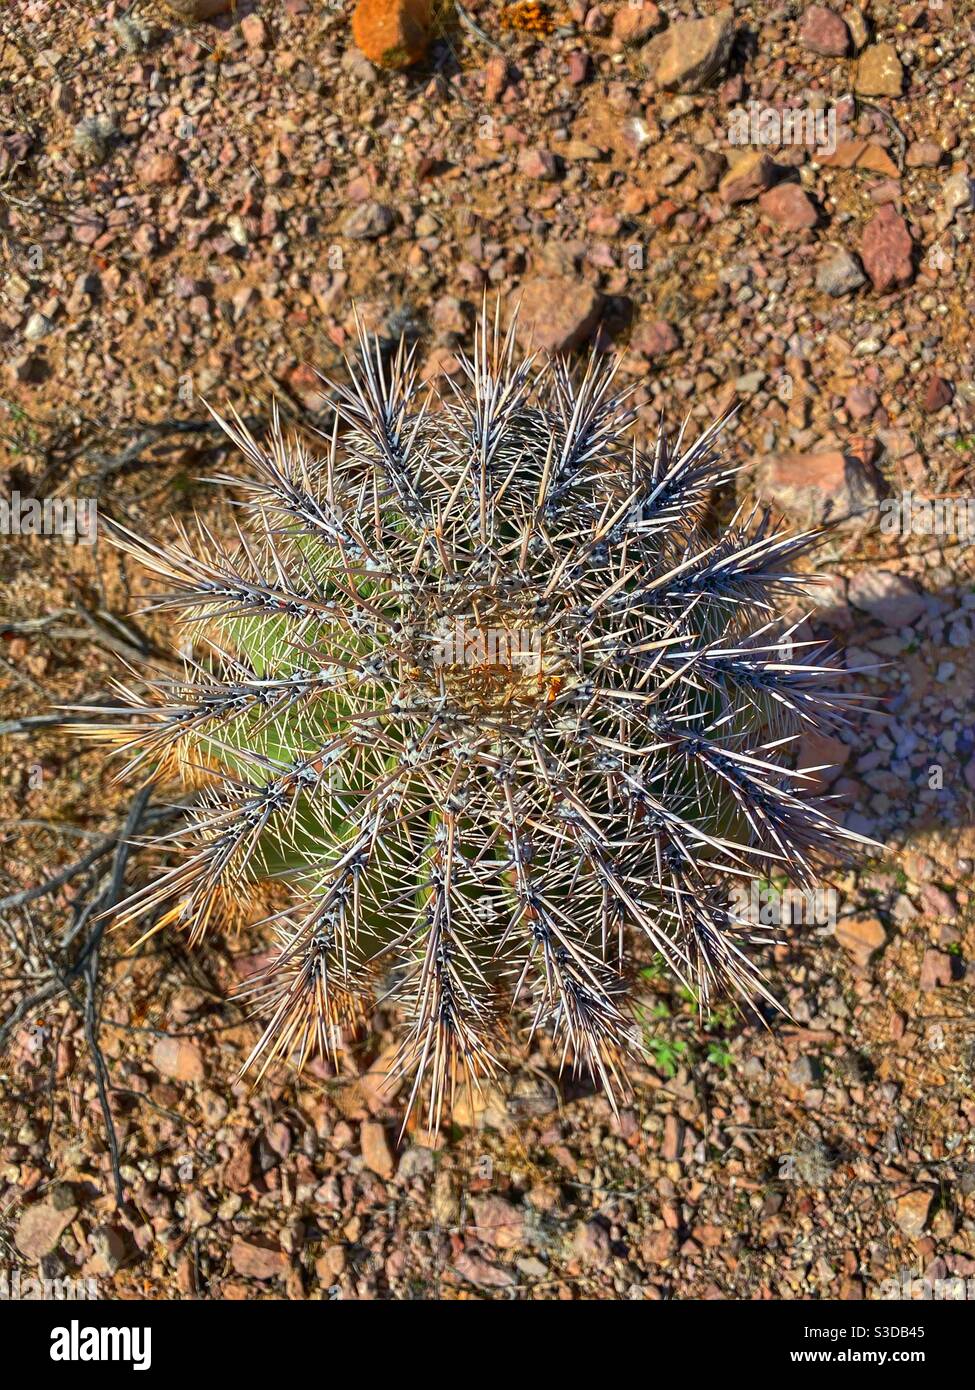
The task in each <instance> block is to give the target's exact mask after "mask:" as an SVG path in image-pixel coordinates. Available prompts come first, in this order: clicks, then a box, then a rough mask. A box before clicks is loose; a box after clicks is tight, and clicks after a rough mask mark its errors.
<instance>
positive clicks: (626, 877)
mask: <svg viewBox="0 0 975 1390" xmlns="http://www.w3.org/2000/svg"><path fill="white" fill-rule="evenodd" d="M616 367H617V364H616V363H614V362H603V361H600V360H599V359H597V358H596V357H593V358H592V359H591V360H590V362H589V364H588V367H587V369H586V370H585V372H584V373H583V374H580V375H579V376H578V378H574V377H573V375H572V374H571V372H570V371H569V369H568V368H567V367H566V365H565V364H564V363H562V362H559V361H548V360H546V361H539V360H538V359H536V358H528V359H525V360H522V359H520V358H519V357H518V355H517V353H516V348H515V337H514V332H513V328H512V329H511V330H509V331H508V332H507V333H506V334H502V332H501V331H500V329H499V327H498V325H497V322H495V323H494V324H493V325H491V324H490V323H489V321H488V319H487V316H486V315H482V318H481V322H480V325H479V327H478V330H477V332H476V338H475V349H474V354H473V357H472V358H471V359H469V360H468V359H462V361H461V368H462V372H461V374H460V376H459V378H458V380H457V381H451V382H450V383H449V390H448V391H447V392H446V395H445V397H444V398H441V397H440V396H438V395H437V394H436V393H433V392H430V391H426V390H421V389H420V387H419V384H418V381H417V372H416V368H415V364H414V361H413V357H412V354H410V353H408V352H407V351H406V350H405V348H404V347H403V346H402V345H401V347H400V349H399V351H398V353H396V354H395V356H394V357H393V359H392V360H388V359H386V358H384V357H383V355H382V352H381V350H380V346H379V343H378V341H371V342H370V341H369V340H368V339H367V338H366V337H365V336H364V335H360V355H359V358H358V361H357V362H356V363H352V364H350V365H349V380H348V382H346V383H345V384H335V383H329V385H330V387H331V390H332V391H333V393H334V401H335V409H336V415H335V426H334V429H333V431H332V433H331V435H330V437H328V438H327V441H326V447H325V448H324V450H323V456H322V457H320V458H316V457H312V456H311V455H310V454H309V452H308V451H307V450H306V448H305V447H304V446H303V445H302V444H300V443H299V442H298V441H297V440H293V441H290V442H289V441H287V440H286V439H285V437H284V435H283V433H282V430H281V427H280V424H279V422H278V420H277V417H275V420H274V426H273V430H272V434H271V438H270V442H269V443H268V444H267V446H266V447H265V446H264V445H262V444H260V443H258V442H257V441H256V440H255V439H254V438H253V437H252V435H251V434H250V433H249V432H248V431H247V429H246V428H245V427H244V426H243V424H242V423H241V422H240V420H239V419H238V418H236V417H235V419H234V421H233V422H232V423H226V422H222V423H224V428H225V429H226V430H227V433H228V434H229V435H230V436H231V438H232V439H233V440H234V441H235V442H236V443H237V444H238V445H239V447H240V448H241V450H242V451H243V453H244V454H245V455H246V457H247V459H248V461H249V463H250V465H251V469H252V473H251V476H250V478H249V479H248V480H246V481H245V482H244V483H243V484H242V483H241V481H240V480H239V479H231V478H227V479H223V480H222V481H225V482H228V483H232V484H233V485H234V486H235V487H237V488H240V487H241V486H242V487H243V488H244V489H246V504H245V506H246V510H245V515H244V518H243V523H242V524H241V525H239V526H238V528H237V533H236V536H235V537H234V540H233V543H232V544H231V545H230V546H229V547H226V548H225V547H222V546H221V545H220V544H219V543H218V541H217V540H216V538H215V537H214V536H213V535H212V534H210V532H209V531H208V530H207V529H206V528H205V527H204V525H203V524H202V523H198V525H197V534H196V536H194V537H191V536H190V535H189V534H188V533H187V532H186V531H185V530H184V531H182V532H181V534H180V538H179V540H178V542H177V543H176V544H175V545H174V546H172V547H171V548H169V549H168V550H165V551H161V550H160V549H159V547H158V546H157V545H156V544H155V543H153V542H147V541H143V540H139V539H138V538H137V537H135V536H134V535H133V534H132V533H130V532H128V531H125V530H123V529H122V528H118V529H117V533H116V539H117V541H118V543H119V544H120V545H121V546H122V547H123V548H124V549H125V550H127V551H129V552H130V553H131V554H133V555H135V556H137V557H138V559H139V560H140V561H141V562H142V563H143V564H144V565H145V566H146V567H147V569H148V570H150V571H151V572H152V574H153V575H155V576H156V577H157V579H158V580H159V581H161V592H158V593H156V594H155V595H153V598H152V605H153V606H155V607H158V608H161V609H165V610H168V611H170V612H171V613H173V614H174V615H175V621H176V637H177V640H176V643H175V645H176V646H177V647H178V648H179V649H180V650H181V652H182V653H183V659H184V670H183V674H182V675H181V676H179V677H178V678H176V679H170V678H163V677H152V678H151V679H150V680H149V681H148V683H147V685H146V687H145V693H139V694H136V693H135V692H134V691H133V690H131V689H129V688H127V687H126V686H122V685H120V686H119V687H118V688H119V690H120V691H121V692H122V693H123V696H124V698H123V701H122V703H121V704H120V705H119V706H118V708H117V709H116V710H114V711H113V714H114V715H115V716H116V718H117V721H118V727H117V728H116V730H115V731H114V736H115V737H116V739H117V740H118V741H119V742H120V743H121V749H122V752H123V754H124V755H125V759H126V761H125V772H126V773H129V772H131V771H132V770H133V769H140V768H141V769H143V770H148V771H149V773H150V775H151V776H153V777H160V778H165V777H171V776H172V775H173V774H176V775H178V776H179V777H180V778H182V779H183V780H184V782H188V783H192V784H195V785H197V786H201V787H202V791H201V793H200V798H199V801H198V804H197V805H196V806H195V808H194V810H193V812H192V814H191V816H190V820H189V823H188V825H187V826H186V828H185V830H183V831H181V832H180V834H179V837H178V840H179V843H180V848H181V850H182V855H181V858H180V860H179V862H178V863H177V864H176V866H175V867H173V868H171V869H169V870H168V871H167V872H165V873H164V874H162V876H160V877H159V878H158V879H156V880H155V881H154V882H152V883H150V884H148V885H147V886H146V887H144V888H142V889H140V890H139V891H137V892H136V893H135V894H134V895H133V896H132V897H131V898H130V899H129V900H128V901H127V903H126V904H124V906H123V909H122V912H121V918H122V920H123V921H125V922H129V923H134V922H136V921H139V920H140V919H147V918H148V919H150V920H152V921H153V923H154V925H153V929H154V930H155V929H158V927H160V926H163V925H166V924H167V923H170V924H176V925H177V926H179V927H181V928H184V929H185V930H186V931H187V932H188V933H189V935H190V937H191V938H193V939H197V938H199V937H201V936H202V935H203V933H204V932H206V930H207V929H208V927H210V925H211V924H218V923H220V922H222V921H225V920H226V917H227V914H228V912H229V911H232V908H233V905H234V904H235V903H236V902H239V901H240V899H241V897H242V895H243V894H244V892H245V890H246V885H247V884H249V883H253V882H255V881H256V880H259V879H262V878H272V879H276V880H278V881H279V882H280V883H282V884H283V885H285V888H286V891H287V894H288V903H287V906H286V908H285V910H284V911H282V912H280V913H277V914H276V915H275V916H274V917H272V918H270V919H269V921H270V923H271V925H272V926H273V931H274V934H275V937H276V945H275V954H274V958H273V960H272V962H271V964H270V965H269V966H268V967H267V968H266V969H265V970H263V972H262V973H261V974H260V975H259V976H258V977H257V979H256V983H255V982H254V980H252V981H251V982H250V983H249V985H248V987H247V988H248V989H249V991H250V994H251V996H252V998H253V1002H254V1004H255V1006H256V1008H257V1009H258V1010H259V1011H260V1013H261V1016H262V1018H263V1019H264V1021H265V1022H266V1027H265V1029H264V1032H263V1035H262V1037H261V1039H260V1041H259V1042H258V1044H257V1046H256V1047H255V1048H254V1050H253V1053H252V1054H251V1056H250V1057H249V1058H248V1060H247V1064H246V1066H250V1065H252V1064H256V1065H257V1066H258V1068H259V1069H261V1070H262V1069H264V1068H266V1067H267V1066H268V1065H269V1063H270V1062H271V1061H272V1060H274V1059H276V1058H277V1059H288V1060H291V1061H294V1062H297V1063H298V1064H300V1063H301V1062H303V1061H304V1059H305V1058H306V1057H307V1056H308V1055H309V1053H310V1052H311V1051H312V1050H313V1049H315V1048H320V1049H321V1050H322V1051H323V1052H326V1053H328V1052H330V1051H331V1050H332V1049H333V1047H334V1045H335V1041H336V1038H337V1036H338V1032H337V1030H341V1029H343V1028H345V1027H349V1026H354V1024H355V1022H356V1020H357V1018H358V1017H359V1016H361V1013H362V1011H363V1009H364V1007H366V1005H367V1002H368V1000H369V998H370V997H372V990H373V989H374V988H375V986H376V985H377V984H383V985H385V986H386V987H388V988H389V989H390V992H391V993H392V995H393V997H394V998H395V999H396V1000H397V1001H398V1002H400V1003H401V1004H402V1005H403V1006H404V1011H405V1013H406V1015H407V1026H406V1031H405V1036H404V1039H403V1045H402V1052H401V1063H402V1065H403V1067H404V1068H411V1069H412V1071H413V1072H414V1073H415V1078H416V1079H415V1082H414V1088H413V1095H412V1097H411V1103H412V1101H413V1100H415V1099H416V1097H417V1095H418V1094H419V1093H420V1087H421V1082H422V1080H423V1078H424V1077H428V1078H430V1079H431V1095H430V1117H431V1121H432V1122H433V1123H436V1122H437V1121H438V1120H439V1117H440V1114H441V1110H442V1106H443V1104H444V1102H445V1100H449V1096H450V1091H451V1088H452V1087H453V1084H454V1082H455V1080H456V1079H457V1077H458V1076H463V1075H464V1074H465V1073H466V1075H467V1076H468V1077H469V1078H474V1079H476V1078H477V1077H479V1076H482V1075H484V1074H485V1073H488V1074H490V1073H492V1072H493V1071H494V1070H495V1069H496V1068H497V1067H498V1065H499V1060H498V1059H499V1055H500V1054H501V1053H502V1051H503V1047H502V1041H501V1039H502V1031H501V1030H502V1020H503V1018H504V1013H505V1011H504V1009H503V1008H502V1003H503V1001H504V1000H505V999H506V998H507V999H508V1000H510V999H512V998H514V999H516V1000H519V1001H523V1002H524V1003H525V1004H526V1005H528V1006H530V1008H531V1010H532V1011H533V1012H532V1017H531V1028H532V1031H534V1030H535V1029H537V1028H545V1029H547V1030H548V1031H549V1032H550V1033H551V1035H552V1037H553V1039H554V1046H555V1049H556V1052H557V1054H558V1055H559V1057H560V1059H561V1060H562V1061H563V1062H564V1061H565V1060H567V1059H571V1061H572V1063H573V1065H575V1066H579V1065H584V1066H587V1067H589V1068H591V1069H592V1071H593V1073H594V1074H595V1075H596V1076H597V1077H598V1078H599V1079H601V1081H602V1082H603V1083H604V1085H605V1086H606V1087H607V1089H608V1090H609V1091H610V1092H611V1093H612V1091H613V1089H614V1087H616V1086H617V1085H618V1084H621V1083H622V1084H625V1069H624V1067H623V1064H622V1061H621V1058H622V1055H623V1053H624V1052H625V1051H626V1049H627V1047H629V1046H631V1045H636V1046H638V1045H639V1044H638V1043H636V1044H634V1034H635V1030H634V1029H633V1028H632V1025H631V1022H630V1019H629V1018H628V1015H627V1012H626V1007H625V1002H626V989H627V983H628V975H629V970H628V965H629V964H630V963H631V962H632V959H633V953H634V940H635V938H639V937H643V938H644V939H645V941H646V942H647V943H649V946H650V947H651V948H652V949H653V950H655V951H657V952H659V953H660V955H661V956H663V958H664V959H665V961H666V962H667V964H668V965H669V966H670V968H671V969H672V970H673V971H674V973H675V974H676V975H677V976H678V977H679V978H680V979H681V980H682V981H684V982H685V983H686V984H687V985H688V986H689V987H690V988H692V989H693V990H694V991H695V992H696V994H697V995H698V997H699V998H700V999H701V1001H702V1003H706V1002H707V1000H708V997H709V995H710V994H711V992H712V991H713V990H714V989H715V988H716V987H723V986H731V987H732V988H733V989H734V990H736V991H739V992H740V993H741V994H743V995H745V996H750V997H754V996H755V995H756V994H765V990H764V987H763V984H762V981H761V976H760V975H759V973H758V971H757V969H756V968H755V967H754V965H753V963H752V962H751V961H750V960H749V957H748V952H747V948H748V947H749V945H752V944H754V943H756V942H758V941H760V940H763V939H764V934H763V931H762V930H761V929H760V928H757V927H756V926H755V925H754V924H753V923H752V922H751V921H750V920H745V919H744V918H743V917H741V916H738V915H736V914H735V912H733V911H732V910H731V909H730V908H729V896H728V886H729V881H734V880H735V879H738V880H739V881H740V880H742V879H745V880H747V879H749V878H762V877H768V875H769V874H770V872H772V871H776V872H779V873H784V874H786V875H788V876H789V877H790V878H791V879H792V880H793V881H798V882H799V883H802V884H808V883H809V882H810V880H811V878H812V875H813V873H814V872H815V870H816V866H817V864H818V863H820V862H821V861H822V860H823V859H824V858H826V857H827V856H828V857H834V856H835V855H836V854H837V852H838V851H840V850H842V849H843V848H844V845H845V846H846V847H847V848H849V847H851V845H852V842H853V841H855V840H856V839H857V838H858V837H857V836H856V835H854V834H853V833H852V832H849V831H846V830H844V829H843V828H842V827H841V826H839V825H838V824H836V823H835V822H834V821H833V820H832V819H831V818H830V817H829V815H828V814H827V812H826V811H825V810H824V809H823V807H822V806H821V805H820V804H819V803H818V802H817V801H816V800H815V799H813V798H810V797H809V796H807V795H804V794H803V789H804V787H806V786H808V784H809V779H808V778H804V777H803V776H802V775H801V774H798V773H796V772H794V771H791V770H790V769H789V767H788V766H787V759H786V756H785V755H786V754H787V751H788V749H789V746H790V744H791V743H792V742H793V740H794V739H795V737H796V736H797V734H798V733H799V732H801V731H802V730H803V729H815V728H821V727H823V726H829V725H831V724H835V723H836V722H838V721H840V722H841V721H843V720H844V718H845V711H846V710H847V709H848V707H849V705H850V702H851V701H855V698H856V697H854V696H845V695H842V694H838V693H836V692H835V691H834V690H832V689H831V688H830V685H831V682H832V678H833V675H834V673H835V668H834V666H833V665H832V664H831V663H830V660H829V659H828V657H827V656H826V655H825V654H822V653H816V654H815V655H812V654H810V653H809V652H808V651H806V650H803V651H802V652H801V653H797V652H796V650H795V649H796V648H797V647H799V646H804V645H805V646H808V644H802V643H799V642H796V641H795V640H794V637H795V633H796V629H797V627H798V625H799V619H798V618H794V619H793V620H792V621H787V620H785V619H783V618H782V617H781V616H780V614H781V610H782V608H783V607H784V606H785V605H786V604H787V603H788V602H789V601H790V599H791V597H792V596H793V595H794V594H800V593H801V592H802V587H803V584H804V583H805V582H806V580H807V579H808V576H799V575H796V574H795V573H793V572H791V566H790V562H791V561H792V560H793V558H794V557H795V556H796V555H797V554H798V553H799V552H800V551H802V550H803V549H804V548H805V547H807V546H808V545H809V544H810V543H811V542H812V540H813V539H814V537H813V534H812V533H806V534H802V535H795V536H789V535H783V534H781V533H780V532H778V531H777V530H775V529H774V528H773V527H772V526H771V525H770V522H769V518H768V516H767V515H763V516H757V515H756V514H755V513H754V512H753V513H752V514H751V515H750V516H747V517H746V516H744V515H743V514H742V513H741V512H739V513H737V514H736V515H735V517H734V518H733V520H732V522H731V523H730V524H729V525H728V526H726V527H724V528H722V529H721V530H720V532H719V533H717V534H711V533H710V532H709V530H708V528H707V525H706V521H707V510H708V506H709V500H710V496H711V493H712V492H713V490H714V489H715V488H716V487H717V486H718V485H720V484H722V483H724V482H726V481H727V480H728V479H729V478H731V477H732V475H733V473H734V472H735V469H734V468H732V467H730V466H729V465H728V464H727V463H726V462H724V461H722V459H721V457H720V455H719V453H718V452H717V450H716V447H715V445H716V437H717V433H718V429H719V428H720V425H714V426H712V427H711V428H709V429H708V430H706V431H705V432H704V433H702V434H701V435H699V436H698V438H697V439H696V440H695V441H694V442H693V443H687V442H686V440H685V431H684V430H683V429H682V430H681V431H680V434H679V435H678V437H677V438H676V440H675V441H674V442H672V443H670V442H668V440H667V438H666V436H665V435H664V433H663V432H662V431H661V432H660V433H659V435H658V436H657V438H656V439H655V440H654V441H653V442H652V446H651V447H650V448H649V449H643V448H641V447H639V444H638V443H637V441H636V440H635V439H634V438H633V436H632V425H633V417H632V415H631V413H630V412H629V411H628V410H627V407H626V405H625V400H624V398H623V396H622V395H621V393H620V392H618V390H617V389H616V386H615V376H616ZM187 653H188V654H187ZM160 907H163V908H165V909H166V910H165V911H164V912H163V914H162V915H161V916H160V914H159V909H160ZM768 997H769V996H768V995H767V994H766V998H768Z"/></svg>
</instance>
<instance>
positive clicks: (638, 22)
mask: <svg viewBox="0 0 975 1390" xmlns="http://www.w3.org/2000/svg"><path fill="white" fill-rule="evenodd" d="M664 23H665V21H664V17H663V15H662V14H661V13H660V11H659V10H658V9H657V7H656V5H652V4H650V3H649V0H647V3H645V4H643V5H639V6H634V5H630V4H625V5H624V6H623V8H622V9H620V10H617V11H616V14H615V15H614V16H613V38H614V39H618V40H619V41H620V43H629V44H638V43H643V42H644V41H645V40H646V39H648V38H649V37H650V35H651V34H656V33H657V31H658V30H659V29H662V28H663V27H664Z"/></svg>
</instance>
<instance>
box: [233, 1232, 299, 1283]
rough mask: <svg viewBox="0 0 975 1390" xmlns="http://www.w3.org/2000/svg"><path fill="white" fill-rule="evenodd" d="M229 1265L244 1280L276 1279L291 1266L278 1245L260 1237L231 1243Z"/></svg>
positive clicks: (239, 1239) (238, 1239)
mask: <svg viewBox="0 0 975 1390" xmlns="http://www.w3.org/2000/svg"><path fill="white" fill-rule="evenodd" d="M230 1263H231V1264H232V1265H233V1267H234V1269H235V1270H236V1271H237V1273H238V1274H241V1275H243V1277H244V1278H245V1279H277V1278H278V1277H279V1276H280V1275H282V1274H285V1273H287V1271H288V1269H289V1268H290V1264H291V1262H290V1260H289V1259H288V1256H287V1255H286V1254H285V1253H284V1251H283V1250H282V1249H281V1247H280V1245H275V1244H273V1242H271V1241H269V1240H265V1239H263V1238H261V1237H255V1238H254V1239H252V1240H242V1239H241V1238H240V1237H238V1238H237V1239H236V1240H234V1241H232V1242H231V1246H230Z"/></svg>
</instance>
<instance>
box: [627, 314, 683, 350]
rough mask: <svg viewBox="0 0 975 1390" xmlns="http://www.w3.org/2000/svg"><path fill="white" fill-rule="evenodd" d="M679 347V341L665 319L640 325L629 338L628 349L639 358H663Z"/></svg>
mask: <svg viewBox="0 0 975 1390" xmlns="http://www.w3.org/2000/svg"><path fill="white" fill-rule="evenodd" d="M679 347H680V339H679V338H678V336H677V333H676V332H675V330H674V329H673V327H672V326H671V325H670V324H669V323H668V322H667V320H666V319H654V320H653V321H652V322H651V323H641V324H640V326H639V327H638V328H637V329H636V331H635V332H634V334H633V336H632V337H631V338H630V349H631V351H632V352H638V353H639V354H640V356H641V357H650V358H653V357H665V356H666V354H667V353H668V352H673V351H675V349H676V348H679Z"/></svg>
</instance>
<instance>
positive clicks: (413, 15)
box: [352, 0, 431, 68]
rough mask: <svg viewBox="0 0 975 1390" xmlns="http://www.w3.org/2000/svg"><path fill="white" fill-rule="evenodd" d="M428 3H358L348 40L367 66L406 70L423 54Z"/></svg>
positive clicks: (403, 0) (388, 0) (374, 0)
mask: <svg viewBox="0 0 975 1390" xmlns="http://www.w3.org/2000/svg"><path fill="white" fill-rule="evenodd" d="M430 6H431V0H359V3H358V4H357V5H356V7H355V13H354V14H353V16H352V37H353V38H354V39H355V42H356V46H357V47H358V48H360V49H361V50H362V52H363V53H364V54H365V55H366V57H367V58H368V59H369V61H370V62H371V63H378V64H379V66H380V67H383V68H408V67H409V66H410V64H411V63H415V62H417V61H418V60H419V59H420V58H422V57H423V55H424V53H426V51H427V44H428V43H429V40H430Z"/></svg>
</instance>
